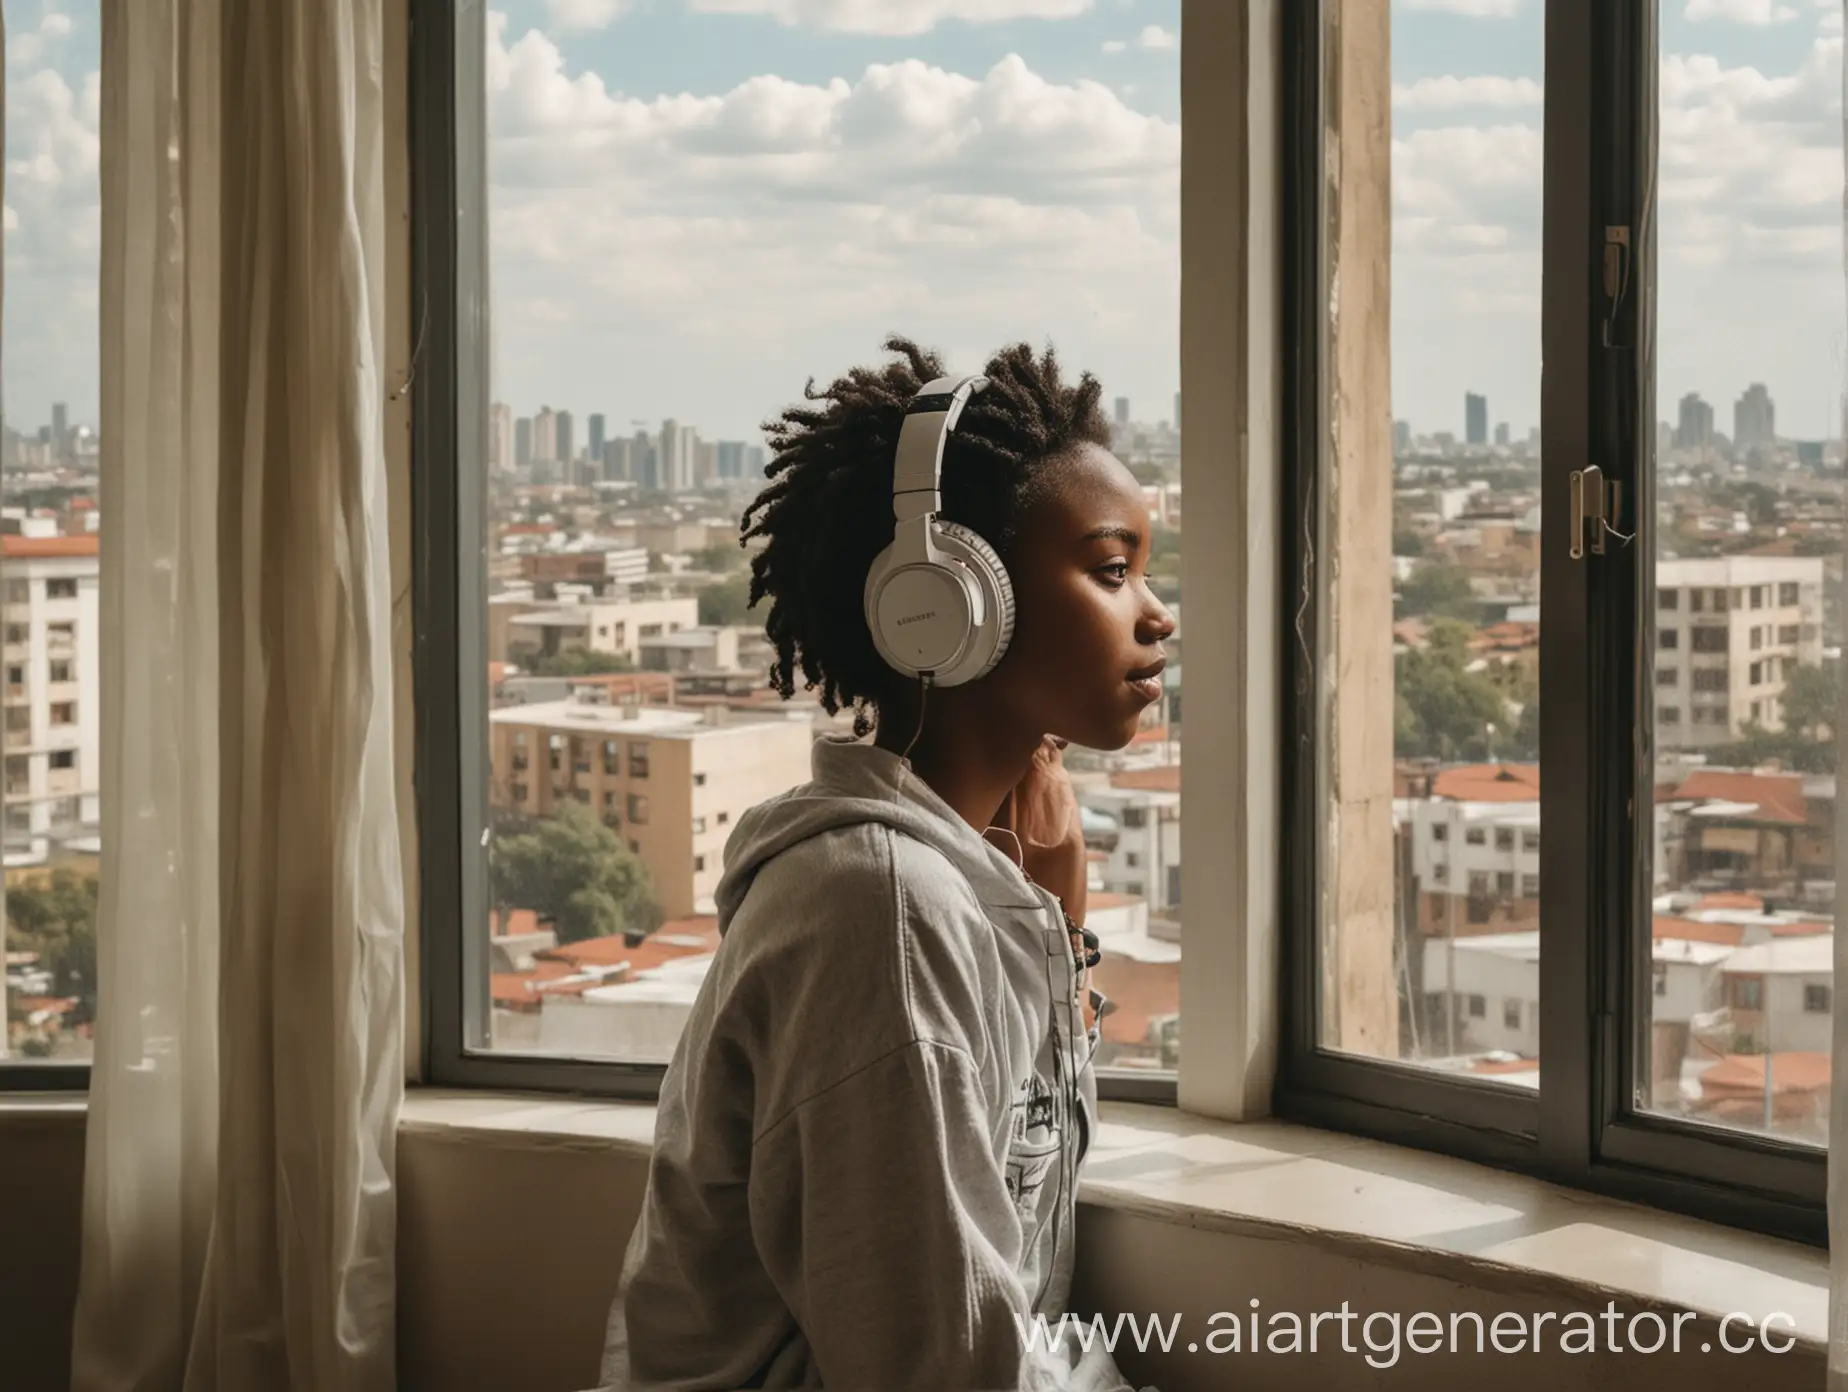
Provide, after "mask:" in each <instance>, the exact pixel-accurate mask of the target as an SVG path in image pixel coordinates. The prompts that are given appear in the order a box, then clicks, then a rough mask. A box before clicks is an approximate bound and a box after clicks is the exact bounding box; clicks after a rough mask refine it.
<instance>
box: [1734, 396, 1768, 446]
mask: <svg viewBox="0 0 1848 1392" xmlns="http://www.w3.org/2000/svg"><path fill="white" fill-rule="evenodd" d="M1776 443H1777V406H1776V405H1775V404H1774V403H1773V402H1772V400H1771V393H1770V392H1768V391H1767V390H1765V384H1764V383H1763V382H1754V383H1752V385H1751V386H1749V387H1747V388H1746V389H1745V395H1744V396H1742V397H1740V398H1739V399H1738V400H1737V401H1736V402H1734V403H1733V444H1734V446H1735V447H1737V448H1739V449H1750V448H1752V447H1753V446H1754V445H1771V444H1776Z"/></svg>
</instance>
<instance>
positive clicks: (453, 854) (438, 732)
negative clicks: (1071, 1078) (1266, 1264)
mask: <svg viewBox="0 0 1848 1392" xmlns="http://www.w3.org/2000/svg"><path fill="white" fill-rule="evenodd" d="M407 3H408V5H409V10H410V43H409V66H410V72H409V89H408V107H409V120H410V149H411V158H410V184H411V192H410V214H411V216H410V221H411V298H412V307H413V315H414V321H415V322H416V323H417V325H418V333H419V336H420V341H421V347H420V349H419V353H420V357H419V362H418V370H417V390H416V391H415V392H414V393H412V401H411V407H412V431H411V528H410V531H411V537H412V576H413V581H412V610H413V616H414V617H413V642H412V683H413V689H414V692H415V700H416V708H417V712H418V718H417V722H416V735H415V761H416V777H415V783H416V796H417V813H416V815H417V819H418V822H417V826H418V848H419V849H418V890H419V893H418V907H419V926H420V933H419V968H420V972H419V982H420V1002H421V1006H422V1009H421V1010H420V1011H419V1012H418V1016H417V1019H418V1027H419V1038H418V1045H419V1049H420V1053H421V1058H422V1061H423V1068H422V1074H421V1079H422V1081H423V1082H425V1083H427V1084H430V1085H434V1086H443V1087H459V1088H503V1089H514V1090H521V1091H530V1092H567V1093H573V1094H579V1095H585V1096H597V1097H608V1098H615V1099H626V1100H635V1101H645V1102H653V1101H655V1100H656V1098H657V1097H658V1095H659V1092H660V1085H661V1080H662V1077H663V1076H664V1075H665V1073H666V1068H667V1066H666V1065H665V1064H664V1063H639V1062H626V1061H623V1060H620V1059H612V1058H605V1057H596V1058H590V1057H573V1056H566V1055H555V1054H548V1055H522V1054H515V1053H510V1052H502V1053H495V1052H494V1051H492V1050H490V1049H488V1048H487V1047H486V1045H487V1039H486V1038H485V1037H482V1036H483V1035H485V1031H486V1028H487V1027H488V1022H490V1021H491V1009H492V1003H491V1000H490V996H489V980H488V971H487V960H488V954H487V935H488V877H487V867H486V857H485V856H483V855H481V854H480V847H481V846H482V844H484V843H483V841H482V836H483V833H484V831H485V829H487V828H488V827H489V826H490V821H489V813H490V799H489V787H490V776H491V771H490V767H489V749H490V746H489V722H488V710H489V698H488V692H487V689H486V682H485V680H484V679H483V677H482V674H483V673H485V672H486V670H487V667H486V645H485V625H483V624H481V623H479V622H477V616H479V615H481V614H485V613H486V611H487V598H488V584H487V565H486V552H487V537H488V531H487V499H486V481H485V477H484V475H483V473H482V472H481V471H476V472H475V473H474V474H473V475H471V474H470V473H469V472H468V471H465V470H464V469H462V468H461V461H463V460H468V459H480V460H485V459H486V446H487V439H488V430H489V424H488V410H489V391H490V383H489V372H488V367H489V364H488V352H487V332H486V330H487V317H488V306H487V304H486V303H485V301H484V300H483V299H482V298H481V296H480V294H479V292H478V291H476V290H474V289H473V287H479V286H483V285H485V284H486V283H487V281H486V271H487V265H488V246H487V236H486V227H485V208H486V198H487V188H486V153H487V130H486V104H487V103H486V73H485V52H486V47H485V36H486V15H487V8H488V7H487V4H486V3H485V0H407ZM1210 27H1211V28H1213V29H1214V31H1215V32H1216V33H1217V31H1218V29H1219V27H1220V26H1219V25H1217V24H1215V25H1213V26H1210ZM476 93H479V94H480V97H479V100H475V99H473V96H474V94H476ZM465 96H467V97H470V98H471V99H470V100H469V101H467V102H466V103H464V102H463V100H462V99H463V98H464V97H465ZM471 209H475V210H481V211H480V213H478V214H477V215H476V216H471V215H470V211H469V210H471ZM470 401H474V402H476V403H478V405H477V406H476V407H472V408H471V409H470V410H469V411H468V413H467V415H466V416H464V414H463V413H462V407H463V406H464V404H465V403H468V402H470ZM465 538H466V542H465V540H464V539H465ZM639 742H640V744H641V747H642V749H643V754H642V762H641V767H640V768H639V769H637V768H636V766H635V764H636V755H635V746H636V742H631V743H630V744H629V746H628V748H627V749H625V751H624V753H625V754H626V756H627V758H626V759H625V765H624V770H625V773H626V774H627V776H628V778H629V779H630V780H632V781H633V780H637V779H646V778H647V777H648V772H649V764H648V751H647V741H646V739H645V738H644V739H642V740H641V741H639ZM624 810H625V811H627V809H626V808H625V809H624ZM623 820H624V824H625V829H626V827H627V825H628V822H629V819H628V818H626V817H625V818H624V819H623ZM635 844H636V843H635V842H634V841H633V840H631V842H630V845H631V848H632V849H633V848H634V846H635ZM1096 1079H1097V1093H1098V1097H1099V1099H1100V1100H1115V1101H1132V1102H1150V1103H1157V1104H1166V1105H1170V1106H1172V1105H1174V1104H1175V1102H1176V1099H1177V1096H1178V1077H1177V1074H1175V1073H1172V1072H1168V1073H1142V1072H1140V1071H1136V1070H1114V1069H1107V1068H1099V1069H1098V1070H1097V1072H1096Z"/></svg>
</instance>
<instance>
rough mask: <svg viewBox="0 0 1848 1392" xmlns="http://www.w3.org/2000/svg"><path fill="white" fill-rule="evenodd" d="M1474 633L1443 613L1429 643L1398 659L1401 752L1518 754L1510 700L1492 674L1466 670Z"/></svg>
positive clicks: (1422, 755) (1398, 741) (1396, 728)
mask: <svg viewBox="0 0 1848 1392" xmlns="http://www.w3.org/2000/svg"><path fill="white" fill-rule="evenodd" d="M1469 635H1470V630H1469V627H1468V626H1467V625H1466V624H1462V623H1459V622H1457V621H1456V620H1454V619H1439V620H1438V621H1437V622H1435V623H1433V624H1432V625H1431V632H1430V635H1429V637H1428V639H1427V642H1426V645H1425V646H1424V648H1422V649H1413V650H1412V651H1409V652H1407V653H1405V654H1404V655H1403V656H1402V657H1401V658H1400V659H1399V661H1398V670H1397V673H1396V674H1395V675H1396V683H1397V689H1396V691H1395V693H1394V697H1395V699H1394V722H1393V723H1394V731H1393V736H1394V737H1393V744H1394V747H1395V748H1396V750H1397V752H1398V753H1399V755H1400V756H1401V757H1402V758H1426V759H1444V760H1457V759H1486V758H1491V757H1504V756H1506V757H1513V756H1514V752H1515V746H1516V744H1517V738H1516V735H1515V732H1513V731H1511V730H1510V729H1509V719H1508V707H1507V703H1506V702H1505V701H1504V700H1503V699H1502V696H1501V693H1500V692H1498V691H1497V690H1496V689H1495V684H1494V683H1493V682H1492V681H1490V680H1489V679H1488V677H1486V676H1484V675H1483V674H1482V673H1480V672H1471V671H1469V670H1467V668H1468V665H1469V660H1470V653H1469ZM1535 709H1536V714H1537V706H1536V708H1535ZM1491 726H1492V727H1494V728H1493V730H1491V728H1490V727H1491Z"/></svg>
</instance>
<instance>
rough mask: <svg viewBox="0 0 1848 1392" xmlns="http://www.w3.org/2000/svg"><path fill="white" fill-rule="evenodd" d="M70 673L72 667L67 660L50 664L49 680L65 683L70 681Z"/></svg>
mask: <svg viewBox="0 0 1848 1392" xmlns="http://www.w3.org/2000/svg"><path fill="white" fill-rule="evenodd" d="M71 672H72V667H71V663H70V661H69V659H65V660H62V661H59V662H54V663H52V664H51V679H52V680H53V681H54V682H67V681H70V680H72V676H71Z"/></svg>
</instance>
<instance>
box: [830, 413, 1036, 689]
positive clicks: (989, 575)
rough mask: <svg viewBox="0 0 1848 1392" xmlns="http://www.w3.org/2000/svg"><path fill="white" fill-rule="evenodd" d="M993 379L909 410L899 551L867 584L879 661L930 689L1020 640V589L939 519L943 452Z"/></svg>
mask: <svg viewBox="0 0 1848 1392" xmlns="http://www.w3.org/2000/svg"><path fill="white" fill-rule="evenodd" d="M987 385H988V379H987V378H986V377H939V378H937V379H936V380H935V381H934V382H927V383H925V385H924V387H923V389H922V390H920V391H919V392H918V394H917V395H916V396H914V397H913V398H912V399H911V403H910V405H908V406H906V408H905V422H904V424H903V425H902V426H901V427H900V428H899V433H898V457H897V459H896V460H895V461H894V463H893V466H892V517H893V527H892V544H891V545H890V546H888V547H886V549H885V550H883V551H881V552H880V553H879V556H878V558H877V559H876V560H875V561H874V562H873V568H872V569H871V570H870V571H868V572H867V575H866V591H865V595H864V602H865V605H866V624H867V627H868V628H870V629H871V630H872V633H873V643H874V646H876V647H877V648H878V649H879V655H880V656H881V657H883V658H884V659H885V660H886V662H887V663H888V664H890V665H891V666H892V667H893V668H895V669H896V670H898V671H900V672H903V673H904V674H905V675H907V676H912V677H922V678H923V679H925V680H926V681H928V682H929V683H930V684H931V685H932V686H960V685H961V684H962V683H964V682H971V681H974V680H975V679H976V678H977V677H980V676H983V675H985V674H986V673H988V672H990V671H992V670H993V669H994V665H995V664H996V663H997V662H999V661H1000V660H1001V655H1002V654H1003V653H1005V652H1006V651H1007V644H1008V640H1009V639H1010V638H1012V637H1013V636H1014V586H1013V582H1011V581H1010V580H1009V579H1008V576H1007V568H1006V567H1005V566H1003V565H1002V564H1001V558H1000V557H999V556H997V555H996V554H995V552H994V548H993V547H991V546H990V545H989V544H988V543H987V542H986V541H983V540H982V538H981V537H979V536H977V535H976V534H975V533H974V532H972V531H970V530H969V529H968V528H967V527H961V526H958V525H957V524H956V523H954V522H943V521H940V520H939V519H938V517H937V512H938V509H940V508H941V507H942V506H943V493H942V482H943V446H944V442H945V440H947V439H948V437H949V433H950V431H952V430H954V429H955V428H956V421H957V418H958V417H960V416H961V415H962V410H963V407H964V406H965V405H966V404H967V403H968V400H969V398H970V397H971V396H973V395H975V393H976V392H979V391H981V390H982V389H983V388H984V387H986V386H987Z"/></svg>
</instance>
